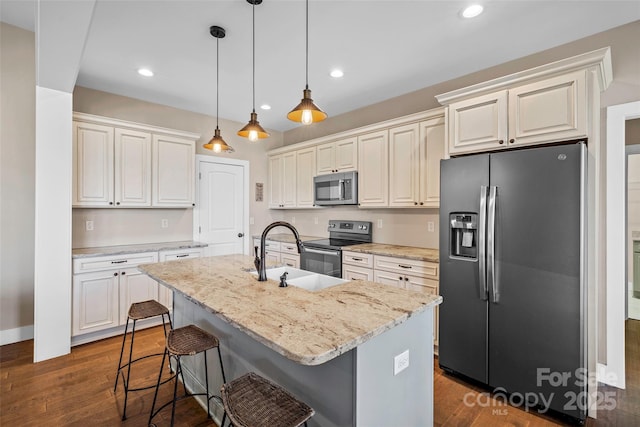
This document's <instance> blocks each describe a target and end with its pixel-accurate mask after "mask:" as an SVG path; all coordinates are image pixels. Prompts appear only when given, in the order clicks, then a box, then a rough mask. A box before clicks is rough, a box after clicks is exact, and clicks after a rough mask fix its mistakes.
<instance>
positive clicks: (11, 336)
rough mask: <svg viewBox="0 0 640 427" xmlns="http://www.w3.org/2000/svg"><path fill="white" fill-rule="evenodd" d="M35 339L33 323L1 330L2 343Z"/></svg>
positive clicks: (0, 340)
mask: <svg viewBox="0 0 640 427" xmlns="http://www.w3.org/2000/svg"><path fill="white" fill-rule="evenodd" d="M32 339H33V325H29V326H22V327H20V328H13V329H5V330H2V331H0V345H6V344H13V343H16V342H20V341H26V340H32Z"/></svg>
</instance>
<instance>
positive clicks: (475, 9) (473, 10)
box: [462, 4, 484, 18]
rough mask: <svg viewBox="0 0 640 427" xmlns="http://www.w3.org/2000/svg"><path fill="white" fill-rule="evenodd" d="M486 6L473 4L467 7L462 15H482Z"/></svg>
mask: <svg viewBox="0 0 640 427" xmlns="http://www.w3.org/2000/svg"><path fill="white" fill-rule="evenodd" d="M483 10H484V8H483V7H482V6H481V5H479V4H472V5H471V6H468V7H466V8H465V9H464V10H463V11H462V16H463V17H465V18H475V17H476V16H478V15H480V14H481V13H482V11H483Z"/></svg>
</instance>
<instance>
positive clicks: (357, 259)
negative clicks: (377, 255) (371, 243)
mask: <svg viewBox="0 0 640 427" xmlns="http://www.w3.org/2000/svg"><path fill="white" fill-rule="evenodd" d="M342 263H343V264H349V265H359V266H360V267H366V268H373V255H372V254H363V253H360V252H349V251H342Z"/></svg>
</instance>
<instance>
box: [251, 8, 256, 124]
mask: <svg viewBox="0 0 640 427" xmlns="http://www.w3.org/2000/svg"><path fill="white" fill-rule="evenodd" d="M252 4H253V8H252V9H251V10H252V11H253V112H254V113H255V112H256V3H255V2H253V3H252Z"/></svg>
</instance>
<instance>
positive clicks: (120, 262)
mask: <svg viewBox="0 0 640 427" xmlns="http://www.w3.org/2000/svg"><path fill="white" fill-rule="evenodd" d="M125 262H127V260H126V259H121V260H120V261H111V264H124V263H125Z"/></svg>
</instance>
